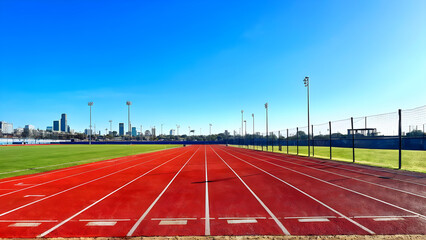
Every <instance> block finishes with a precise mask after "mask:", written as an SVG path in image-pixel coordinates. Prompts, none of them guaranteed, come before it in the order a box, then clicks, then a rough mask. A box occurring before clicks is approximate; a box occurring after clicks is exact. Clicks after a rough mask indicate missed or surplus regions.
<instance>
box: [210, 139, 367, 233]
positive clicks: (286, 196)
mask: <svg viewBox="0 0 426 240" xmlns="http://www.w3.org/2000/svg"><path fill="white" fill-rule="evenodd" d="M216 149H217V152H218V154H219V155H220V156H222V158H224V159H225V161H226V162H228V164H229V165H230V166H231V167H233V168H234V169H236V171H237V172H238V174H239V175H241V176H245V177H243V179H244V180H245V181H246V182H247V184H248V185H249V186H250V187H251V188H252V189H253V191H254V192H255V193H256V194H258V195H259V196H261V198H262V200H263V201H264V202H265V204H267V205H268V206H269V208H270V209H271V211H272V212H273V213H274V214H275V215H276V216H277V217H278V219H279V220H280V222H282V223H283V224H284V226H286V228H287V229H288V231H289V232H290V234H294V235H338V234H369V232H368V229H365V228H363V226H359V225H356V224H354V223H353V222H350V221H348V220H347V219H343V218H341V215H339V214H338V213H336V212H335V211H332V210H330V208H327V207H326V206H324V205H323V204H321V203H319V202H318V201H316V200H315V199H312V198H310V197H308V196H306V195H305V194H304V193H302V192H300V191H298V190H297V189H295V188H293V187H291V186H289V185H287V184H283V182H280V181H278V180H277V179H274V178H272V177H271V176H269V175H267V174H266V173H264V172H262V171H260V170H259V169H256V168H255V167H253V166H250V165H248V164H247V163H245V162H243V161H241V160H239V159H238V158H236V157H234V156H232V155H230V154H228V153H227V152H226V151H224V150H223V148H221V147H215V150H216ZM274 172H275V173H277V172H280V170H278V169H275V171H274ZM303 218H305V219H308V221H305V222H303V223H302V222H300V219H303ZM312 218H314V219H317V218H319V219H324V218H326V219H327V220H326V221H322V222H317V221H313V220H311V219H312ZM302 221H303V220H302Z"/></svg>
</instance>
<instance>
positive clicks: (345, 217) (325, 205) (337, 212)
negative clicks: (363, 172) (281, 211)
mask: <svg viewBox="0 0 426 240" xmlns="http://www.w3.org/2000/svg"><path fill="white" fill-rule="evenodd" d="M222 151H224V152H225V153H227V154H229V155H231V156H233V157H234V158H237V159H239V160H240V161H243V162H245V163H247V164H248V165H250V166H252V167H254V168H256V169H259V170H260V171H262V172H264V173H266V174H268V175H269V176H271V177H273V178H275V179H277V180H278V181H280V182H282V183H284V184H286V185H287V186H289V187H291V188H293V189H295V190H297V191H299V192H300V193H302V194H303V195H305V196H307V197H309V198H310V199H312V200H314V201H316V202H317V203H319V204H321V205H322V206H324V207H326V208H328V209H330V210H331V211H332V212H334V213H336V214H337V215H339V216H341V217H343V218H344V219H346V220H348V221H349V222H351V223H353V224H355V225H356V226H358V227H359V228H361V229H363V230H364V231H366V232H368V233H370V234H375V233H374V232H373V231H371V230H370V229H368V228H366V227H365V226H363V225H361V224H359V223H358V222H355V221H354V220H353V219H350V218H348V217H347V216H345V215H343V214H342V213H341V212H339V211H337V210H336V209H334V208H332V207H330V206H328V205H327V204H325V203H323V202H321V201H320V200H318V199H316V198H314V197H313V196H311V195H309V194H308V193H306V192H304V191H302V190H300V189H299V188H297V187H295V186H293V185H292V184H290V183H288V182H286V181H284V180H282V179H281V178H279V177H277V176H275V175H273V174H271V173H269V172H267V171H265V170H263V169H262V168H259V167H258V166H256V165H253V164H251V163H249V162H247V161H245V160H243V159H241V158H239V157H237V156H235V155H233V154H231V153H228V152H227V151H225V150H222Z"/></svg>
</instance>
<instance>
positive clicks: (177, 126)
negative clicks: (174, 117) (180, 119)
mask: <svg viewBox="0 0 426 240" xmlns="http://www.w3.org/2000/svg"><path fill="white" fill-rule="evenodd" d="M179 128H180V125H178V124H176V129H177V135H178V136H179Z"/></svg>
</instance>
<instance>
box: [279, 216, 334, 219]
mask: <svg viewBox="0 0 426 240" xmlns="http://www.w3.org/2000/svg"><path fill="white" fill-rule="evenodd" d="M312 218H327V219H328V218H337V217H336V216H313V217H284V219H312Z"/></svg>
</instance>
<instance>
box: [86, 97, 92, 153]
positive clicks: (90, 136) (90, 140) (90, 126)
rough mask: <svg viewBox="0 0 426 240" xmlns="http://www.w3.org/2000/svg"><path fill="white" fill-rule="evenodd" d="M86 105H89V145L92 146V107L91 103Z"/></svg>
mask: <svg viewBox="0 0 426 240" xmlns="http://www.w3.org/2000/svg"><path fill="white" fill-rule="evenodd" d="M87 105H89V108H90V124H89V128H90V131H89V145H91V144H92V106H93V102H89V103H88V104H87Z"/></svg>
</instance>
